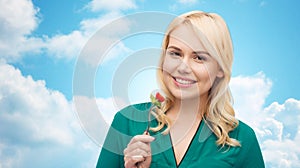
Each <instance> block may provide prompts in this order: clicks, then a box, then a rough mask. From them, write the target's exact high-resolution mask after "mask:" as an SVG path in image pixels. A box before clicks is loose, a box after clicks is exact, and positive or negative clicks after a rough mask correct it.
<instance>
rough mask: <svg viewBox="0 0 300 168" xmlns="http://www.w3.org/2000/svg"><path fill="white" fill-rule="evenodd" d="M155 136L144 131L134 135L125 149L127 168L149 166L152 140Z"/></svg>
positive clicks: (146, 167)
mask: <svg viewBox="0 0 300 168" xmlns="http://www.w3.org/2000/svg"><path fill="white" fill-rule="evenodd" d="M154 139H155V138H154V137H152V136H150V135H147V134H146V133H144V134H143V135H136V136H134V137H133V138H132V139H131V140H130V142H129V144H128V145H127V148H125V150H124V161H125V164H124V166H125V168H148V167H150V163H151V159H152V157H151V147H150V142H152V141H154Z"/></svg>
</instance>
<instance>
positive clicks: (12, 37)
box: [0, 0, 42, 61]
mask: <svg viewBox="0 0 300 168" xmlns="http://www.w3.org/2000/svg"><path fill="white" fill-rule="evenodd" d="M0 6H1V10H0V32H1V33H0V52H1V55H0V58H5V59H6V60H8V61H14V60H17V59H18V58H19V57H20V56H21V55H20V54H21V53H24V52H27V51H32V50H33V49H36V48H40V47H41V46H42V43H41V40H40V39H38V38H34V37H28V36H29V35H30V34H31V33H32V31H34V30H35V28H36V27H37V26H38V23H39V18H38V17H37V14H38V12H39V9H38V8H36V7H34V5H33V4H32V1H31V0H0ZM33 52H39V51H37V50H33Z"/></svg>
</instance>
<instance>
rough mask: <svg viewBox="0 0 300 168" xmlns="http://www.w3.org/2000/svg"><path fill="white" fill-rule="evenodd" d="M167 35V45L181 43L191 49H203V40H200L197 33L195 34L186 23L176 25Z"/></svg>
mask: <svg viewBox="0 0 300 168" xmlns="http://www.w3.org/2000/svg"><path fill="white" fill-rule="evenodd" d="M169 37H170V38H169V45H170V44H176V45H181V46H184V47H188V48H189V49H191V50H193V51H203V50H204V46H203V42H202V41H201V40H200V39H201V38H199V35H198V34H196V33H195V32H194V30H193V29H192V27H190V26H188V25H180V26H178V27H177V28H175V29H174V30H173V31H172V32H171V33H170V36H169ZM200 37H201V36H200Z"/></svg>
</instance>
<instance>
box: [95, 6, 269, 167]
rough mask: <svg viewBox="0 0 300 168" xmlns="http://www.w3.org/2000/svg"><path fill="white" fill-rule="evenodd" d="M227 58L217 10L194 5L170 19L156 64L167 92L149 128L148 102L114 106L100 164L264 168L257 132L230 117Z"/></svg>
mask: <svg viewBox="0 0 300 168" xmlns="http://www.w3.org/2000/svg"><path fill="white" fill-rule="evenodd" d="M232 60H233V49H232V42H231V38H230V34H229V31H228V29H227V26H226V23H225V22H224V21H223V19H222V18H221V17H220V16H219V15H217V14H213V13H205V12H201V11H192V12H189V13H186V14H183V15H181V16H179V17H177V18H175V19H174V20H173V21H172V22H171V23H170V25H169V27H168V30H167V32H166V33H165V37H164V40H163V45H162V54H161V58H160V63H159V67H160V68H159V69H158V70H157V76H158V81H159V82H160V86H161V89H162V90H163V91H164V93H165V95H166V97H165V98H164V99H161V100H164V101H163V102H162V104H161V105H160V106H159V107H156V108H155V110H153V111H154V115H153V117H152V118H151V119H152V120H151V123H150V129H149V131H148V129H147V131H145V128H148V127H147V125H148V122H141V121H148V111H149V110H151V111H152V108H153V106H152V105H151V103H143V104H137V105H132V106H129V107H127V108H125V109H123V110H121V111H120V112H118V113H117V114H116V116H115V118H114V120H113V123H112V125H111V128H110V130H109V132H108V135H107V137H106V140H105V143H104V146H103V148H102V151H101V153H100V156H99V160H98V164H97V167H126V168H133V167H199V166H200V165H201V167H208V168H215V167H222V168H227V167H228V168H229V167H249V168H252V167H256V168H263V167H264V161H263V158H262V154H261V150H260V147H259V144H258V142H257V139H256V135H255V133H254V131H253V130H252V128H250V127H249V126H248V125H246V124H244V123H243V122H241V121H239V120H238V119H237V118H235V112H234V109H233V107H232V97H231V94H230V90H229V87H228V83H229V81H230V77H231V66H232ZM143 132H144V133H143ZM121 134H122V135H121ZM124 135H126V136H124Z"/></svg>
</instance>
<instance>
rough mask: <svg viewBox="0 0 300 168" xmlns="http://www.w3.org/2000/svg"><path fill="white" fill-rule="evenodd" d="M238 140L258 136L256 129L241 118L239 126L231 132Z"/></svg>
mask: <svg viewBox="0 0 300 168" xmlns="http://www.w3.org/2000/svg"><path fill="white" fill-rule="evenodd" d="M230 134H231V135H232V136H233V137H235V138H236V139H237V140H244V139H247V140H248V139H249V138H251V137H252V138H253V137H256V135H255V132H254V130H253V129H252V128H251V127H250V126H249V125H247V124H246V123H244V122H242V121H240V120H239V124H238V126H237V127H236V128H235V129H234V130H233V131H232V132H231V133H230Z"/></svg>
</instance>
